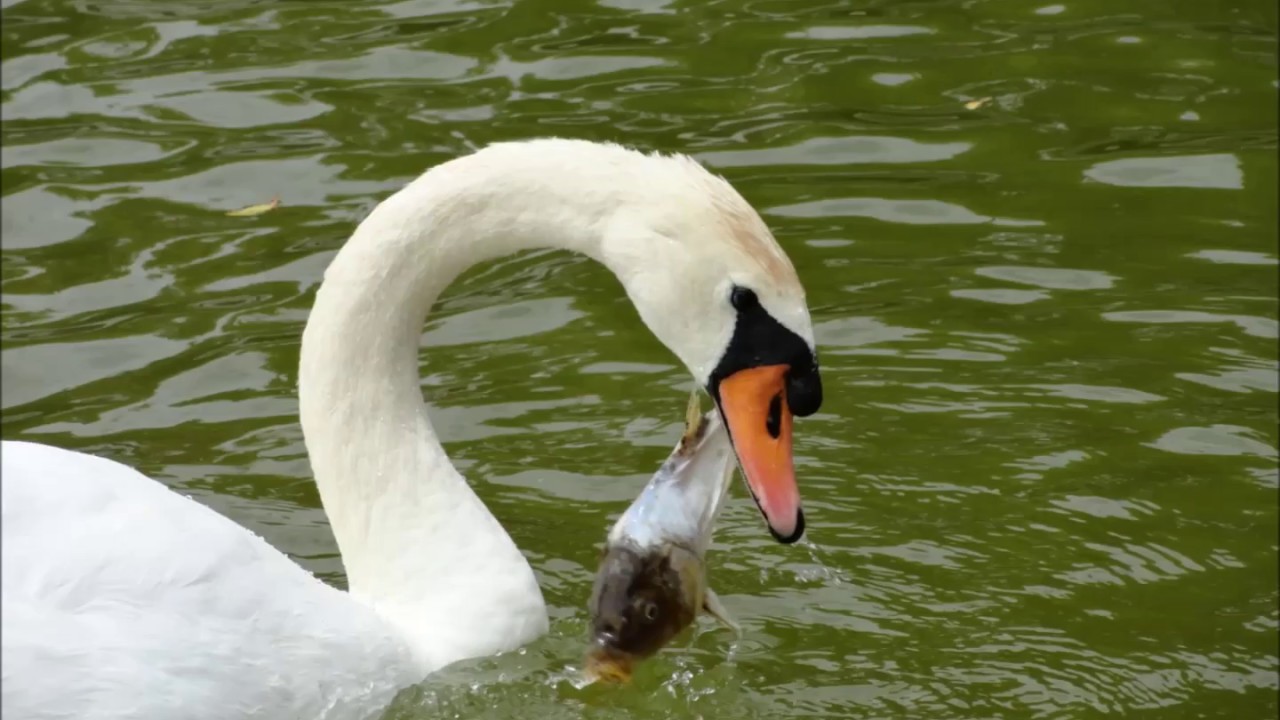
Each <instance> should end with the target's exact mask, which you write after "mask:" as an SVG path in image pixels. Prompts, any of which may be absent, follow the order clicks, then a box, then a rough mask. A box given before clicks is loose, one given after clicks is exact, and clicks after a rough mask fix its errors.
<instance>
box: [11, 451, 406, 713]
mask: <svg viewBox="0 0 1280 720" xmlns="http://www.w3.org/2000/svg"><path fill="white" fill-rule="evenodd" d="M0 462H2V466H0V478H2V482H0V489H2V491H3V496H2V498H0V503H2V504H0V508H2V509H3V518H2V523H3V524H2V525H0V529H2V530H3V543H2V544H0V551H2V552H3V562H2V563H0V572H3V580H2V582H0V593H2V594H3V606H4V613H3V630H2V637H3V639H4V644H3V658H0V672H2V673H3V676H2V681H0V682H2V691H3V707H4V708H5V710H6V716H7V715H8V712H9V711H11V710H16V709H18V708H21V709H22V713H21V716H22V717H23V718H28V719H36V718H48V719H49V720H54V719H55V718H57V719H61V718H67V719H68V720H69V719H70V718H78V719H84V720H90V719H94V718H103V719H107V718H110V719H112V720H115V719H117V718H118V719H120V720H123V719H124V718H143V719H147V718H178V717H181V718H191V719H192V720H201V719H202V718H210V719H212V718H227V717H251V716H254V715H255V712H254V710H255V709H261V708H279V707H291V708H297V709H298V711H299V712H300V713H301V714H300V715H299V717H315V718H320V717H329V718H363V717H366V716H367V714H368V713H369V712H370V709H371V708H377V707H380V706H381V705H382V704H385V703H386V702H388V701H389V700H390V698H391V697H392V695H393V693H394V692H395V691H396V690H397V689H398V688H399V687H403V686H404V685H405V684H408V683H412V682H414V681H415V680H417V679H419V678H420V677H421V675H415V673H417V672H418V668H417V665H416V663H415V662H413V659H412V656H411V654H410V653H409V651H408V648H406V647H405V646H404V645H403V643H402V642H401V641H400V640H399V639H398V638H397V637H396V635H395V634H394V633H393V632H392V631H391V628H390V626H389V625H388V624H387V623H386V622H385V621H383V620H382V619H381V618H379V617H378V616H377V615H376V614H374V613H373V612H372V611H371V610H369V609H368V608H367V607H364V606H362V605H361V604H359V603H358V602H356V601H355V600H354V599H352V598H351V597H349V596H348V595H347V594H345V593H343V592H340V591H338V590H336V589H334V588H331V587H329V586H327V585H325V584H324V583H322V582H321V581H320V580H318V579H316V578H315V577H313V576H312V575H310V574H309V573H307V572H306V571H305V570H303V569H302V568H300V567H299V566H297V565H296V564H294V563H293V562H292V561H291V560H289V559H288V558H287V557H285V556H284V555H283V554H282V553H280V552H279V551H278V550H276V549H275V548H273V547H271V546H270V545H269V544H267V543H266V542H265V541H264V540H262V539H261V538H260V537H258V536H257V535H255V534H253V533H251V532H248V531H247V530H245V529H244V528H243V527H241V526H239V525H237V524H235V523H234V522H232V521H231V520H230V519H228V518H226V517H224V516H222V515H220V514H218V513H216V512H214V511H213V510H210V509H209V508H207V507H205V506H203V505H200V504H199V503H197V502H195V501H194V500H191V499H189V498H187V497H184V496H182V495H179V494H177V493H174V492H171V491H170V490H168V489H167V488H166V487H165V486H164V485H162V484H160V483H158V482H156V481H154V480H151V479H149V478H147V477H146V476H144V475H142V474H140V473H138V472H137V471H135V470H133V469H131V468H129V467H126V466H124V465H121V464H119V463H116V462H113V461H110V460H106V459H103V458H98V457H94V456H90V455H84V454H80V453H73V452H70V451H66V450H61V449H58V448H53V447H49V446H46V445H39V444H34V443H25V442H12V441H5V442H4V443H3V446H2V448H0ZM51 668H56V672H50V669H51ZM326 708H331V709H330V710H326Z"/></svg>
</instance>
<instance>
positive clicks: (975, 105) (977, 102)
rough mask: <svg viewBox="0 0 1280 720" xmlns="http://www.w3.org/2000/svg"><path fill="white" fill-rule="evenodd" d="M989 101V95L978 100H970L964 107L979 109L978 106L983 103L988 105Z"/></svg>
mask: <svg viewBox="0 0 1280 720" xmlns="http://www.w3.org/2000/svg"><path fill="white" fill-rule="evenodd" d="M989 102H991V98H989V97H985V98H978V99H977V100H970V101H969V102H967V103H965V104H964V107H965V109H966V110H977V109H978V108H980V107H982V106H983V105H986V104H987V103H989Z"/></svg>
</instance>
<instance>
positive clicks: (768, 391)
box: [716, 365, 804, 544]
mask: <svg viewBox="0 0 1280 720" xmlns="http://www.w3.org/2000/svg"><path fill="white" fill-rule="evenodd" d="M788 370H789V366H787V365H765V366H761V367H753V368H747V369H745V370H739V371H738V372H736V373H734V374H732V375H730V376H728V377H726V378H724V379H723V380H721V381H720V386H719V392H718V393H717V398H716V399H717V404H718V406H719V408H720V413H721V415H723V417H724V421H725V424H726V425H727V426H728V429H729V438H730V440H731V441H732V442H733V448H734V451H735V452H736V453H737V455H738V462H739V463H740V464H741V466H742V474H743V476H744V477H745V478H746V481H747V488H748V489H749V490H750V491H751V497H752V499H753V500H755V502H756V507H758V508H759V509H760V513H761V514H762V515H764V520H765V523H767V524H768V526H769V533H770V534H772V535H773V537H774V539H775V540H777V541H778V542H780V543H784V544H789V543H793V542H795V541H797V540H799V539H800V537H801V536H802V535H804V513H803V511H802V510H801V509H800V488H799V487H798V486H797V484H796V471H795V465H794V462H793V461H792V456H791V453H792V450H791V419H792V413H791V407H790V405H789V404H788V402H787V397H786V393H787V389H786V384H787V372H788Z"/></svg>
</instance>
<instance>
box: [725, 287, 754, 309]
mask: <svg viewBox="0 0 1280 720" xmlns="http://www.w3.org/2000/svg"><path fill="white" fill-rule="evenodd" d="M729 304H731V305H733V308H734V309H735V310H737V311H738V312H746V311H748V310H752V309H754V308H757V307H760V298H758V297H756V293H755V291H754V290H750V289H748V288H744V287H741V286H738V285H734V286H733V290H730V291H729Z"/></svg>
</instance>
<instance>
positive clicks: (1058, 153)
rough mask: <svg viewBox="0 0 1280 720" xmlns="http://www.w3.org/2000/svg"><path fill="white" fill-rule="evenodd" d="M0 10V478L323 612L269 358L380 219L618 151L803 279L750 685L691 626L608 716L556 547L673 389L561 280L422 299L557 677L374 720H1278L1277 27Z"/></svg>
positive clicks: (1191, 19)
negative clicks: (577, 681)
mask: <svg viewBox="0 0 1280 720" xmlns="http://www.w3.org/2000/svg"><path fill="white" fill-rule="evenodd" d="M4 8H5V10H4V25H3V30H2V32H3V37H4V43H3V49H2V50H0V53H2V54H3V66H2V68H3V73H2V74H3V78H2V79H3V108H2V109H3V116H4V120H5V123H4V127H3V141H4V142H3V145H4V149H3V198H4V200H3V210H4V213H3V240H4V264H3V280H4V292H3V303H4V309H3V339H4V349H3V356H2V357H3V370H4V373H3V409H4V415H3V435H4V437H6V438H17V437H22V438H29V439H38V440H42V441H46V442H51V443H56V444H60V445H64V446H67V447H71V448H75V449H79V450H85V451H89V452H94V453H101V454H103V455H106V456H109V457H112V458H115V459H117V460H121V461H123V462H126V463H129V464H132V465H135V466H137V467H139V468H140V469H142V470H143V471H145V472H147V473H149V474H151V475H153V476H155V477H157V478H159V479H161V480H163V481H164V482H166V483H168V484H170V485H171V486H172V487H174V488H175V489H178V490H181V491H182V492H187V493H191V494H193V495H195V496H196V497H198V498H199V499H200V500H201V501H203V502H205V503H208V504H209V505H211V506H213V507H214V508H216V509H218V510H219V511H221V512H223V513H226V514H228V515H230V516H231V517H233V518H234V519H236V520H237V521H239V522H241V523H243V524H244V525H246V526H248V527H250V528H252V529H254V530H255V531H257V532H259V533H262V534H263V535H265V536H266V537H267V538H268V539H269V540H270V541H271V542H273V543H274V544H276V545H277V546H278V547H280V548H282V549H284V550H285V551H287V552H288V553H290V554H291V555H292V556H293V557H295V558H296V559H297V560H298V561H299V562H300V563H302V564H303V565H305V566H306V567H308V568H310V569H313V570H314V571H316V572H318V573H320V574H321V575H322V576H323V577H325V578H326V579H328V580H330V581H332V582H334V583H337V584H342V583H343V577H342V567H341V563H340V561H339V559H338V557H337V556H336V554H335V547H334V544H333V541H332V538H331V536H330V534H329V531H328V529H327V527H326V524H325V519H324V516H323V514H322V512H321V511H320V509H319V502H318V498H317V495H316V492H315V490H314V487H313V486H312V484H311V482H310V479H309V474H308V468H307V463H306V459H305V456H304V453H303V446H302V439H301V436H300V431H299V429H298V424H297V419H296V401H295V396H294V385H295V380H296V362H297V352H298V342H299V335H300V333H301V330H302V324H303V322H304V320H305V318H306V314H307V309H308V307H309V304H310V299H311V297H312V294H313V293H314V290H315V287H316V283H317V281H318V280H319V278H320V274H321V272H322V269H323V268H324V267H325V265H326V263H327V262H328V260H329V258H330V257H332V255H333V253H334V251H335V250H336V249H337V247H338V246H339V245H340V244H341V243H342V241H343V239H344V238H345V237H346V236H347V234H348V233H349V232H350V231H351V229H352V228H353V227H354V225H355V223H356V222H357V221H358V220H359V219H360V218H361V217H363V216H364V215H365V214H366V213H367V212H368V211H369V209H370V208H371V207H372V206H373V205H374V203H376V202H377V200H379V199H380V198H382V197H385V196H386V195H387V194H389V193H390V192H391V191H392V190H394V189H395V188H397V187H399V186H400V185H401V184H402V183H404V182H405V181H407V180H408V179H410V178H411V177H413V176H415V175H416V174H418V173H419V172H421V171H422V170H423V169H425V168H427V167H429V166H431V165H432V164H435V163H438V162H440V161H442V160H444V159H446V158H449V157H453V156H455V155H457V154H460V153H463V152H465V151H467V150H468V149H469V148H472V147H476V146H479V145H482V144H485V143H488V142H490V141H495V140H509V139H516V138H523V137H529V136H535V135H544V134H563V135H571V136H576V137H584V138H592V139H622V140H625V141H627V142H629V143H632V144H636V145H639V146H642V147H645V148H658V149H664V150H680V151H684V152H689V153H692V154H694V155H696V156H697V157H699V158H700V159H702V160H703V161H705V162H706V163H707V164H708V165H710V166H712V167H714V168H716V169H717V170H719V171H720V172H723V173H724V174H725V175H726V176H727V177H729V178H730V179H731V180H732V181H733V182H734V183H735V184H736V185H737V186H738V187H739V188H740V189H741V191H742V192H743V193H744V194H745V195H746V196H747V197H748V199H750V200H751V201H752V202H753V203H754V204H756V206H757V207H759V208H760V209H761V211H762V213H763V214H764V216H765V218H766V220H767V221H768V222H769V223H770V224H771V225H772V227H773V228H774V229H775V231H776V233H777V235H778V237H779V239H780V240H781V242H782V243H783V244H784V245H785V246H786V248H787V250H788V251H789V252H790V254H791V256H792V258H793V259H794V260H795V263H796V265H797V266H798V269H799V271H800V273H801V276H802V277H803V278H804V281H805V283H806V286H807V288H808V292H809V296H810V301H811V305H812V310H813V313H814V320H815V322H816V324H817V334H818V341H819V345H820V352H821V356H822V361H823V363H824V372H825V381H826V384H827V388H828V391H827V401H826V404H825V406H824V407H823V412H822V413H821V414H820V415H818V416H816V417H813V418H810V419H805V420H802V421H801V422H800V423H799V425H798V434H797V449H796V452H797V461H798V463H799V470H800V475H801V482H802V492H803V495H804V497H805V501H806V507H807V509H808V517H809V535H808V539H809V542H810V543H811V544H808V545H800V546H791V547H784V546H780V545H777V544H775V543H773V542H772V541H771V540H770V539H769V538H768V536H767V534H766V533H765V531H764V527H763V525H762V523H761V521H760V519H759V517H758V514H757V513H756V511H755V510H754V508H753V507H752V506H751V504H750V501H749V500H748V499H747V498H746V494H745V492H743V491H742V490H741V489H738V490H735V496H734V498H733V500H732V501H731V504H730V506H729V508H728V510H727V512H726V515H725V517H724V520H723V523H722V526H721V529H720V531H719V533H718V536H717V545H716V547H715V548H714V549H713V551H712V556H711V561H712V563H713V568H712V583H713V585H714V587H716V588H717V590H718V591H719V594H720V595H721V597H722V598H723V599H724V601H725V603H726V605H727V606H728V608H729V610H730V611H731V612H732V613H733V614H734V615H735V616H736V617H737V619H738V620H739V621H740V622H741V623H742V624H743V626H744V629H745V631H746V632H745V635H744V637H743V638H742V639H741V640H737V641H735V640H734V639H733V637H732V636H731V635H729V634H728V633H725V632H723V631H721V630H719V629H717V628H715V627H714V625H712V624H710V623H709V622H708V621H703V624H702V625H701V626H700V629H699V632H698V633H697V634H696V635H695V636H694V637H693V638H692V639H690V640H688V641H687V642H685V643H684V644H683V645H682V646H681V647H677V648H674V649H672V650H670V651H668V652H666V653H664V654H663V655H661V656H660V657H659V658H658V659H657V660H656V661H654V662H653V663H651V664H650V665H648V666H647V667H646V668H645V669H644V671H643V672H642V674H641V676H640V677H639V678H638V681H637V682H636V684H635V686H634V687H632V688H630V689H627V690H622V691H618V690H606V689H600V688H586V689H577V688H575V686H574V684H573V683H572V682H571V680H570V679H569V678H570V677H571V675H572V670H573V669H574V668H575V667H576V664H577V662H578V661H579V658H580V652H581V649H582V644H581V643H582V642H583V639H584V636H585V628H586V624H585V623H586V618H585V612H584V607H585V603H586V598H587V594H588V592H589V588H590V578H591V573H592V572H593V570H594V567H595V561H596V553H597V552H598V545H593V544H592V542H591V539H595V541H596V542H597V543H598V542H599V541H602V540H603V538H604V533H605V530H606V528H607V527H608V525H609V523H610V522H611V520H612V518H614V517H615V516H616V514H617V513H619V512H621V511H622V509H623V508H624V507H625V506H626V505H627V503H628V501H629V500H630V499H631V498H632V497H634V495H635V493H637V492H638V491H639V489H640V487H641V486H642V485H643V482H644V480H645V478H646V477H647V476H648V475H649V473H651V472H652V471H653V469H654V468H655V467H656V466H657V463H659V462H660V461H661V459H662V458H663V457H664V456H665V455H666V453H667V451H668V450H669V448H670V446H671V444H672V443H673V442H674V440H675V438H676V437H677V435H678V433H679V424H680V419H681V417H682V411H683V407H684V401H685V397H686V395H685V394H684V393H685V390H686V389H687V387H688V383H689V380H688V378H687V377H686V375H685V373H684V371H683V370H681V369H680V368H679V367H677V366H676V364H675V363H674V362H673V359H672V358H671V357H670V356H669V355H668V354H667V352H666V351H665V350H664V349H663V348H662V347H661V346H660V345H659V344H658V343H657V342H656V341H655V340H654V339H652V338H651V337H649V336H647V335H646V334H644V332H643V330H642V328H641V327H640V325H639V322H638V320H637V319H636V317H635V316H634V313H633V311H632V310H631V309H630V307H629V305H628V303H627V301H626V300H625V299H624V298H622V297H621V295H620V292H619V290H618V287H617V284H616V281H614V280H613V278H612V277H610V276H609V275H608V274H607V272H606V271H604V270H603V269H601V268H599V267H597V266H595V265H593V264H591V263H590V262H588V261H585V260H583V259H581V258H578V257H574V256H570V255H567V254H563V253H535V254H531V255H526V256H522V257H518V258H514V259H508V260H505V261H502V262H499V263H496V264H493V265H490V266H486V267H484V268H481V269H479V270H477V271H476V272H473V273H471V274H469V275H468V276H467V277H466V278H464V279H463V281H462V282H460V283H459V284H458V285H455V286H454V287H453V288H452V289H451V291H450V293H449V294H448V296H447V298H446V299H445V302H444V303H443V305H442V306H441V307H440V308H439V314H438V315H437V317H436V319H435V320H434V321H433V323H432V324H431V326H430V327H429V329H428V332H427V334H426V338H427V343H426V345H425V347H424V352H423V357H424V363H423V386H424V390H425V392H426V394H427V396H428V397H429V398H430V400H431V402H432V403H433V404H434V406H435V407H436V410H435V412H434V415H433V417H434V419H435V421H436V422H437V424H438V425H439V426H440V427H441V429H442V433H443V436H444V438H445V440H446V441H447V445H448V447H449V449H450V451H451V452H452V453H453V454H454V456H455V457H456V458H457V462H458V464H459V465H460V466H461V467H462V468H463V469H464V470H465V472H466V473H467V475H468V476H469V477H470V478H471V480H472V481H473V483H474V486H475V487H476V488H477V490H478V492H479V493H480V495H481V496H482V497H483V498H484V499H485V501H486V502H488V503H489V505H490V506H491V507H492V508H493V510H494V512H495V513H496V514H497V516H498V517H499V518H500V519H502V521H503V522H504V523H505V525H506V526H507V527H508V528H509V529H510V531H511V533H512V534H513V536H514V537H515V538H516V540H517V541H518V542H519V544H520V546H521V547H522V548H524V549H525V550H526V551H527V553H528V555H529V557H530V559H531V561H532V562H533V563H534V565H535V567H536V568H537V570H538V573H539V576H540V578H541V580H542V584H543V587H544V589H545V592H546V595H547V598H548V601H549V602H550V604H551V612H552V617H553V630H552V633H551V635H550V636H548V637H547V638H545V639H543V640H542V641H539V642H538V643H536V644H534V645H532V646H530V647H529V648H527V650H526V651H525V652H523V653H521V654H515V655H510V656H507V657H502V658H496V659H486V660H480V661H476V662H472V663H464V664H462V665H461V666H458V667H455V668H451V669H450V670H449V671H447V672H444V673H442V674H440V675H438V676H436V677H433V678H431V679H430V680H428V681H427V682H426V683H424V684H423V685H422V686H421V687H418V688H414V689H412V690H410V691H407V692H406V693H405V694H404V695H403V696H402V697H401V698H400V699H399V701H398V702H397V705H396V707H395V708H394V709H393V710H392V711H391V712H390V713H389V714H390V716H392V717H396V718H418V717H436V716H451V717H469V718H470V717H483V718H516V717H520V718H522V717H541V718H576V717H589V718H614V717H618V718H622V717H635V718H646V717H651V718H666V717H687V718H699V717H701V718H730V717H732V718H791V717H794V718H800V717H805V718H809V717H813V718H888V717H904V718H905V717H910V718H922V717H928V718H938V719H947V718H956V719H960V718H963V719H965V720H976V719H980V718H1093V717H1103V716H1110V715H1113V714H1125V715H1126V716H1128V717H1152V718H1157V717H1158V718H1183V717H1187V718H1192V717H1196V718H1233V719H1236V718H1238V719H1245V718H1266V717H1274V715H1275V713H1276V711H1277V708H1278V703H1277V695H1276V691H1277V688H1278V687H1280V682H1278V681H1277V671H1278V670H1280V648H1278V643H1277V629H1278V628H1280V613H1278V612H1277V565H1276V555H1277V552H1276V551H1277V532H1278V529H1277V511H1276V510H1277V506H1276V502H1277V497H1276V495H1277V487H1278V486H1280V475H1278V471H1277V449H1276V448H1277V432H1278V431H1277V423H1276V419H1277V418H1276V402H1277V397H1276V394H1277V343H1276V341H1277V307H1276V306H1277V301H1276V298H1277V292H1278V288H1277V268H1276V263H1277V248H1276V201H1275V198H1276V193H1277V182H1276V177H1277V175H1276V173H1277V163H1276V121H1277V109H1276V94H1277V84H1276V56H1275V48H1276V45H1275V43H1276V26H1277V19H1276V9H1275V6H1274V4H1272V3H1266V2H1260V1H1259V2H1236V3H1204V2H1193V1H1191V0H1181V1H1170V0H1149V1H1139V0H1135V1H1133V2H1129V3H1125V4H1123V6H1120V5H1117V4H1115V3H1110V2H1101V1H1100V0H1088V1H1085V0H1081V1H1078V2H1069V3H1057V4H1050V3H1044V4H1038V3H1024V2H1009V1H1007V0H999V1H998V0H990V1H981V0H979V1H972V2H963V3H962V2H951V1H944V0H938V1H935V2H911V3H904V2H896V3H887V2H851V1H849V0H842V1H837V0H829V1H827V2H809V1H806V0H785V1H784V0H723V1H721V2H686V1H684V0H674V1H672V2H662V1H661V0H597V2H586V1H575V0H523V1H522V2H520V3H518V4H517V5H515V6H514V7H510V3H496V2H480V1H469V0H458V1H456V2H441V1H439V0H406V1H403V2H395V3H387V2H366V3H348V2H319V1H318V0H308V2H306V3H289V2H262V1H252V2H251V1H247V0H238V1H237V0H218V1H217V2H212V1H209V0H199V1H197V0H188V1H186V2H142V1H140V0H133V1H126V0H103V1H102V2H88V1H87V0H78V1H71V0H27V1H26V2H15V1H14V0H6V2H5V3H4ZM273 196H279V197H280V199H281V201H282V205H281V207H280V208H279V209H277V210H275V211H273V212H271V213H268V214H266V215H262V216H259V217H255V218H236V217H227V216H226V215H225V212H226V211H228V210H232V209H235V208H238V207H242V206H246V205H252V204H255V203H261V202H265V201H267V200H269V199H270V198H272V197H273Z"/></svg>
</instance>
